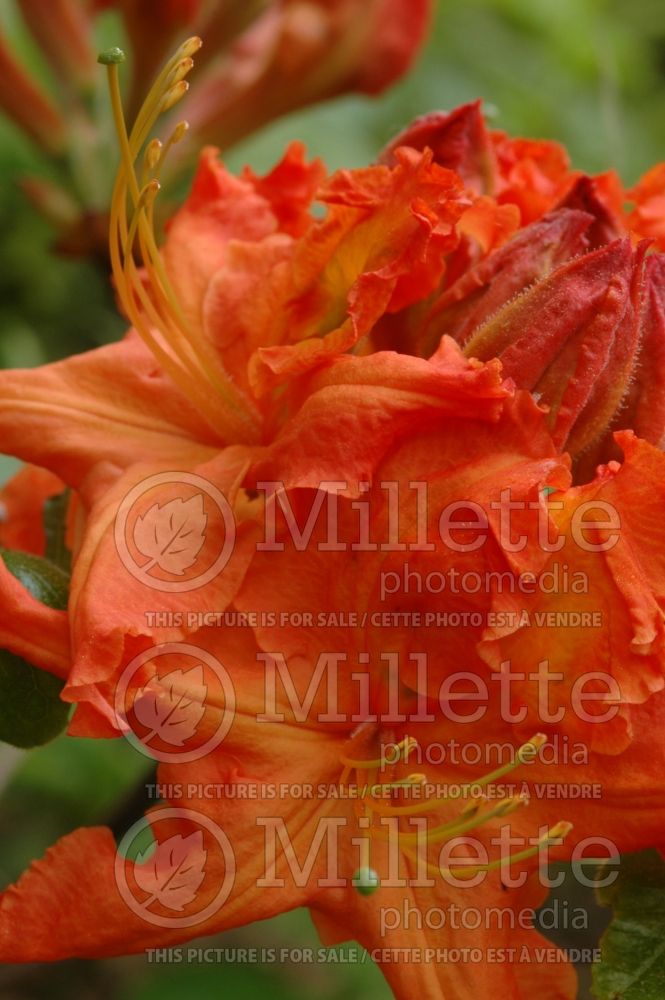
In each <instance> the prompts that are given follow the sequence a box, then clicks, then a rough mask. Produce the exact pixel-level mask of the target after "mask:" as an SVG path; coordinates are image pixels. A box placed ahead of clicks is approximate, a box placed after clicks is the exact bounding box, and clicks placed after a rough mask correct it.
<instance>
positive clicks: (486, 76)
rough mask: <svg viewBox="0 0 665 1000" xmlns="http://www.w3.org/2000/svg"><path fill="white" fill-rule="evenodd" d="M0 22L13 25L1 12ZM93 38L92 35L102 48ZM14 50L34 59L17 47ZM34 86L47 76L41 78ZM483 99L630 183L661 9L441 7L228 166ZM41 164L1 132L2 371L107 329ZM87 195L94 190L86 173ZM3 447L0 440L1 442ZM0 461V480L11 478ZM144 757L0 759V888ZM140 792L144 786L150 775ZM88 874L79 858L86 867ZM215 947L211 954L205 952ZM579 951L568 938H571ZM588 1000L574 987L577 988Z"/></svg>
mask: <svg viewBox="0 0 665 1000" xmlns="http://www.w3.org/2000/svg"><path fill="white" fill-rule="evenodd" d="M0 19H2V22H3V24H4V25H5V26H7V27H8V28H9V29H10V30H11V29H12V26H14V27H16V20H15V18H13V3H12V0H0ZM116 29H117V22H114V21H113V17H112V16H109V17H106V18H104V19H102V20H101V22H100V38H99V43H100V47H102V46H103V45H106V44H110V43H112V42H115V41H117V40H118V39H117V38H116V37H115V36H114V30H116ZM101 36H103V37H101ZM16 44H17V46H18V47H19V49H20V51H21V53H22V55H25V56H26V57H27V58H28V59H29V60H30V59H31V45H30V42H29V40H27V39H26V38H25V37H21V36H19V35H17V36H16ZM45 82H46V83H47V84H48V80H46V81H45ZM476 97H482V98H483V99H484V100H485V102H486V109H487V111H488V113H490V114H491V116H492V120H493V122H494V125H495V127H497V128H502V129H505V130H507V131H509V132H511V133H513V134H523V135H529V136H533V137H546V138H554V139H558V140H560V141H562V142H563V143H565V144H566V146H567V147H568V149H569V151H570V154H571V157H572V159H573V162H574V163H575V165H577V166H579V167H581V168H583V169H586V170H588V171H592V172H593V171H603V170H606V169H608V168H610V167H615V168H616V169H618V170H619V171H620V173H621V174H622V176H623V177H624V179H625V180H626V181H629V182H630V181H633V180H635V179H636V178H637V176H638V175H639V174H640V173H641V172H643V171H644V170H645V169H647V168H648V167H649V166H650V165H651V164H653V163H654V162H656V161H658V160H659V159H660V158H661V157H662V156H663V150H664V149H665V4H663V3H662V2H660V0H632V2H631V3H630V4H625V3H621V2H620V0H557V2H556V3H554V2H552V0H529V3H524V2H523V0H463V2H461V0H460V2H455V0H440V2H439V8H438V13H437V18H436V23H435V26H434V30H433V32H432V35H431V39H430V42H429V44H428V47H427V50H426V52H425V53H424V55H423V57H422V58H421V60H420V62H419V64H418V66H417V68H416V69H415V71H414V72H413V73H412V74H411V76H410V77H408V78H407V79H406V80H405V81H404V82H403V83H401V84H400V85H398V86H397V87H395V88H394V89H393V90H391V91H390V92H389V93H388V94H386V95H384V96H383V97H381V98H380V99H378V100H369V99H365V98H344V99H341V100H338V101H335V102H331V103H330V104H328V105H325V106H319V107H314V108H309V109H307V110H306V111H303V112H300V113H297V114H295V115H292V116H290V117H288V118H286V119H283V120H281V121H278V122H277V123H275V124H273V125H271V126H269V127H268V128H266V129H265V130H263V131H262V132H261V133H260V134H258V135H256V136H254V137H252V138H251V139H250V140H248V141H246V142H244V143H243V144H242V145H241V146H239V147H236V148H235V149H234V150H232V151H231V153H230V154H229V155H228V156H227V162H228V164H229V166H230V167H232V168H233V169H238V168H240V167H241V166H242V164H243V163H245V162H249V163H251V164H252V166H253V167H254V168H255V169H265V168H267V167H269V166H270V165H271V164H272V163H274V162H275V160H276V159H277V158H278V157H279V156H280V155H281V152H282V151H283V149H284V147H285V145H286V144H287V142H288V141H289V140H291V139H293V138H298V139H302V140H304V141H305V142H306V144H307V146H308V148H309V151H310V153H311V154H312V155H317V156H322V157H323V159H324V160H325V162H326V163H327V164H328V166H329V167H330V168H337V167H341V166H359V165H362V164H365V163H367V162H369V161H371V160H372V159H373V158H374V157H375V155H376V153H377V152H378V150H379V149H380V148H381V147H382V146H383V144H384V143H385V142H387V140H388V139H389V138H390V137H391V135H392V134H394V133H395V132H396V131H398V130H399V129H400V128H402V126H403V125H404V124H405V123H406V122H407V121H408V120H409V119H411V118H413V117H415V116H417V115H420V114H423V113H424V112H426V111H429V110H432V109H435V108H452V107H454V106H455V105H457V104H460V103H462V102H465V101H468V100H471V99H474V98H476ZM45 170H46V168H45V165H44V163H43V162H42V161H41V160H40V158H39V156H38V155H37V154H36V152H35V151H34V150H33V149H32V148H31V147H30V145H29V143H28V142H27V140H25V139H24V138H23V137H22V136H21V135H20V134H19V133H18V132H17V131H16V130H15V129H13V128H12V127H11V126H9V125H8V124H6V123H4V122H2V121H0V234H1V235H0V364H1V365H4V366H32V365H36V364H40V363H43V362H44V361H48V360H53V359H56V358H58V357H62V356H66V355H68V354H71V353H73V352H77V351H81V350H84V349H88V348H90V347H94V346H95V345H98V344H101V343H104V342H106V341H108V340H111V339H113V338H114V337H117V336H118V335H120V333H121V332H122V329H123V323H122V320H121V319H120V318H119V317H118V315H117V314H116V312H115V308H114V301H113V294H112V290H111V288H110V285H109V282H108V276H107V274H106V273H105V268H104V266H102V265H101V263H100V262H99V261H97V262H82V261H79V260H68V259H64V258H61V257H57V256H55V255H54V254H53V253H52V251H51V242H52V233H51V231H50V230H49V227H48V225H47V224H46V223H45V222H43V221H42V220H40V219H38V218H37V217H36V215H35V214H34V211H33V210H32V209H31V208H30V207H29V206H28V205H27V204H26V203H25V202H24V201H23V199H22V197H21V195H20V192H19V191H18V188H17V182H18V180H19V179H20V178H21V177H22V176H23V175H25V174H27V173H30V174H37V175H41V176H44V174H45ZM90 181H91V182H92V183H94V178H90ZM0 448H1V443H0ZM14 467H15V466H14V463H13V462H11V461H10V460H6V459H0V480H1V479H2V478H5V477H6V476H7V475H8V474H9V473H10V472H11V471H12V470H13V468H14ZM147 767H148V765H147V762H146V761H145V759H144V758H142V757H139V756H138V755H137V754H136V753H135V752H134V751H133V750H132V749H131V748H130V747H129V746H128V745H127V744H125V743H124V742H123V741H110V742H107V741H87V740H75V739H72V738H70V737H60V738H58V739H57V740H55V741H54V742H53V743H51V744H49V745H48V746H45V747H41V748H39V749H37V750H34V751H31V752H30V753H20V752H18V751H14V750H10V749H5V750H2V751H1V752H0V787H2V788H3V789H4V790H3V792H2V804H1V809H0V847H1V849H0V875H1V876H2V881H3V883H6V882H8V881H10V880H12V879H14V878H15V877H16V876H17V875H18V874H19V872H20V871H21V870H22V869H23V867H24V866H25V865H26V864H27V863H28V862H29V861H30V860H31V859H32V858H35V857H38V856H40V855H41V854H43V852H44V850H45V849H46V848H47V846H48V845H49V844H51V843H52V842H53V841H54V840H55V839H57V837H59V836H61V835H62V834H64V833H66V832H67V831H69V830H71V829H73V828H74V827H76V826H77V825H80V824H90V823H99V822H103V823H111V825H114V824H116V825H118V824H120V825H122V822H124V823H125V828H126V827H128V826H129V825H130V823H131V822H132V819H133V818H135V816H136V815H138V814H140V812H141V809H142V805H143V803H141V802H137V801H135V790H136V788H137V786H139V787H140V785H141V783H142V782H145V781H146V778H147ZM148 780H149V779H148ZM91 863H92V864H94V859H91ZM206 943H207V944H208V943H209V944H213V945H215V944H218V943H219V942H216V941H213V942H206ZM572 943H573V944H577V943H578V942H572ZM250 944H251V945H252V946H259V947H260V946H261V945H265V946H266V947H274V946H280V945H282V944H285V945H287V946H301V947H307V946H311V947H316V945H317V938H316V934H315V932H314V929H313V927H312V926H311V923H310V921H309V918H308V916H307V914H305V913H303V912H296V913H292V914H286V915H284V916H283V917H280V918H279V919H277V920H275V921H271V922H269V923H266V924H257V925H253V926H252V927H251V928H247V929H244V930H239V931H236V932H233V933H232V934H230V935H225V937H224V946H225V947H231V946H238V947H240V946H243V945H244V946H248V945H250ZM261 991H266V992H267V993H269V995H270V996H271V997H275V998H281V997H284V998H289V1000H298V998H301V997H302V998H304V997H310V996H312V995H317V996H320V997H322V998H331V1000H332V998H340V1000H341V998H344V1000H353V998H354V997H360V996H363V997H374V998H381V997H386V996H388V995H389V994H388V991H387V988H386V987H385V985H383V982H382V980H381V977H380V975H379V973H378V971H377V970H376V969H375V968H373V967H371V966H369V965H368V966H358V965H353V964H351V965H339V966H335V967H333V966H332V965H331V966H327V965H326V966H321V965H313V966H307V965H298V966H295V965H292V964H288V963H287V964H285V965H284V966H267V967H263V968H262V967H260V966H247V965H226V966H221V965H212V966H208V965H196V964H193V965H186V964H184V965H167V966H157V965H150V964H148V963H147V961H146V958H145V957H144V956H141V957H138V958H129V959H119V960H116V961H115V962H99V963H93V962H68V963H62V964H61V965H60V966H58V967H57V968H55V969H47V970H44V969H40V968H38V967H32V968H28V969H18V968H15V969H12V968H9V969H5V970H3V971H2V973H0V992H1V993H2V996H3V997H6V998H7V1000H14V998H15V1000H25V998H33V997H34V998H38V997H39V998H41V997H43V996H44V995H46V993H48V995H49V996H51V997H54V998H60V997H62V998H65V997H66V998H68V1000H69V998H71V997H74V998H77V1000H78V998H81V1000H83V998H87V997H90V998H93V997H94V998H113V1000H115V998H116V997H117V998H119V997H122V998H123V1000H152V998H155V1000H156V998H157V997H159V998H160V1000H171V998H174V1000H175V998H176V997H178V998H179V997H181V996H182V995H183V994H188V995H191V996H193V997H199V996H200V997H204V996H209V995H217V994H219V995H226V996H239V995H243V994H244V993H247V994H248V995H253V994H254V993H255V992H256V993H259V992H261ZM581 995H584V996H587V995H588V993H587V992H586V987H584V989H583V991H582V994H581Z"/></svg>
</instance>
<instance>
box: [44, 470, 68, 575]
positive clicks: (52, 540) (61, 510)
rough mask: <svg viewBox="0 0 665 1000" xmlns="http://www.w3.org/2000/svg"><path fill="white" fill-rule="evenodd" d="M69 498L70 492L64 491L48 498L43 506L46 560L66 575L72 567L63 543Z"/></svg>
mask: <svg viewBox="0 0 665 1000" xmlns="http://www.w3.org/2000/svg"><path fill="white" fill-rule="evenodd" d="M70 496H71V490H69V489H66V490H63V491H62V493H57V494H56V495H55V496H54V497H49V498H48V500H46V502H45V504H44V534H45V535H46V558H47V559H49V560H50V561H51V562H52V563H54V564H55V565H56V566H59V567H60V569H63V570H65V572H66V573H69V572H70V571H71V566H72V554H71V552H70V551H69V549H68V548H67V545H66V543H65V533H66V530H67V509H68V507H69V499H70Z"/></svg>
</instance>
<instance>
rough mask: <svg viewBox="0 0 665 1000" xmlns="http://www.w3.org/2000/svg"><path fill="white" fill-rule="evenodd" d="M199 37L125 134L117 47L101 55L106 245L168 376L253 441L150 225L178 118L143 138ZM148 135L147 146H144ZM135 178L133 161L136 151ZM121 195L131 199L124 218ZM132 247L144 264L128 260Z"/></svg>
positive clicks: (240, 396)
mask: <svg viewBox="0 0 665 1000" xmlns="http://www.w3.org/2000/svg"><path fill="white" fill-rule="evenodd" d="M201 44H202V43H201V39H199V38H190V39H188V41H186V42H185V43H184V44H183V45H181V46H180V48H179V49H178V51H177V52H176V53H175V54H174V56H173V57H172V58H171V59H170V60H169V61H168V63H167V64H166V66H165V67H164V68H163V70H162V71H161V72H160V74H159V75H158V77H157V79H156V81H155V83H154V84H153V86H152V88H151V90H150V92H149V94H148V96H147V98H146V100H145V102H144V104H143V106H142V108H141V110H140V111H139V113H138V115H137V118H136V121H135V123H134V126H133V128H132V130H131V132H130V133H129V134H128V132H127V126H126V124H125V119H124V113H123V108H122V97H121V93H120V82H119V75H118V65H119V63H120V62H122V61H123V60H124V55H123V53H122V52H121V50H119V49H113V50H109V51H108V52H107V53H104V54H103V55H102V56H100V62H102V63H104V64H105V65H106V67H107V72H108V82H109V92H110V97H111V107H112V111H113V118H114V122H115V126H116V132H117V135H118V141H119V145H120V153H121V162H120V167H119V169H118V174H117V177H116V182H115V186H114V190H113V197H112V200H111V224H110V234H109V250H110V256H111V266H112V269H113V275H114V278H115V282H116V287H117V291H118V296H119V298H120V301H121V304H122V307H123V309H124V310H125V312H126V313H127V316H128V317H129V319H130V321H131V322H132V324H133V325H134V327H135V329H136V330H137V332H138V333H139V335H140V336H141V337H142V338H143V340H144V342H145V343H146V344H147V346H148V347H149V349H150V350H151V351H152V353H153V354H154V355H155V357H156V358H157V360H158V361H159V363H160V364H161V365H162V367H163V368H164V370H165V371H166V372H167V374H168V375H169V376H170V377H171V379H172V380H173V381H174V382H175V383H176V384H177V385H178V386H179V388H180V389H181V390H182V392H183V393H184V394H185V395H186V396H187V397H188V398H189V399H190V401H191V402H192V403H193V404H194V406H195V407H196V408H197V409H198V410H199V412H200V413H201V415H202V416H203V417H204V418H205V419H206V421H207V422H208V423H209V424H210V426H211V427H212V428H213V429H214V430H215V431H216V432H217V433H218V434H219V435H220V436H221V437H222V438H224V439H225V440H228V441H234V442H239V443H252V442H256V441H258V440H259V439H260V423H259V418H258V413H257V411H256V408H255V406H254V405H253V403H252V402H251V401H250V400H249V398H248V397H247V396H246V395H245V394H244V393H242V392H241V391H240V390H239V389H238V387H237V386H235V385H234V384H233V382H232V380H231V377H230V376H229V374H228V373H227V372H226V371H225V369H224V367H223V365H222V362H221V359H220V358H219V356H218V355H217V353H216V352H215V350H214V349H213V347H212V345H211V344H209V343H207V341H206V340H205V338H204V337H203V336H202V335H201V333H200V332H198V331H196V330H194V329H193V328H192V326H191V323H190V321H189V320H188V318H187V317H186V315H185V313H184V311H183V308H182V306H181V304H180V302H179V300H178V297H177V295H176V293H175V291H174V289H173V286H172V284H171V281H170V278H169V276H168V273H167V270H166V268H165V266H164V263H163V260H162V257H161V254H160V251H159V248H158V246H157V242H156V239H155V233H154V203H155V199H156V197H157V194H158V192H159V175H160V173H161V170H162V167H163V165H164V161H165V158H166V156H167V155H168V153H169V151H170V149H171V148H172V147H173V145H175V143H177V142H179V141H180V140H181V139H182V138H183V137H184V135H185V134H186V132H187V128H188V126H187V123H186V122H180V123H179V124H178V125H176V127H175V129H174V130H173V131H172V133H171V135H170V137H169V138H168V140H167V142H166V143H165V144H164V145H162V143H161V142H160V141H159V140H158V139H153V140H151V141H150V142H148V137H149V133H150V131H151V130H152V128H153V126H154V124H155V122H156V121H157V119H158V118H159V116H160V115H161V114H163V113H164V112H166V111H169V110H170V109H171V108H172V107H173V106H174V105H175V104H177V102H178V101H179V100H180V99H181V98H182V97H183V96H184V94H185V93H186V92H187V89H188V86H189V84H188V83H187V81H186V80H185V77H186V75H187V74H188V73H189V72H190V70H191V69H192V66H193V65H194V64H193V60H192V58H191V57H192V55H193V54H194V53H195V52H197V51H198V49H199V48H200V47H201ZM146 143H147V146H146ZM144 146H145V152H144V154H143V159H142V161H141V184H140V185H139V181H138V179H137V173H136V167H135V165H136V163H137V161H139V158H140V156H141V151H142V150H143V148H144ZM128 203H129V204H130V205H131V206H132V208H131V212H130V215H129V219H128V216H127V206H128ZM135 249H138V251H139V252H140V257H141V260H142V263H143V272H141V271H140V270H139V267H138V265H137V264H136V262H135V260H134V251H135Z"/></svg>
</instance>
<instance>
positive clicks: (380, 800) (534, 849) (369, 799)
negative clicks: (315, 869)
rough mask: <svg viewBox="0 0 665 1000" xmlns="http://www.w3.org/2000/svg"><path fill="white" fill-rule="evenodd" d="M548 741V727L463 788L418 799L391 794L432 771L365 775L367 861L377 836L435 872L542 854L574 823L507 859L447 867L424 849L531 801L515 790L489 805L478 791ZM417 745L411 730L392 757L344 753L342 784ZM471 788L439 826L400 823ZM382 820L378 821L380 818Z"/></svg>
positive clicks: (459, 873)
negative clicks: (411, 827)
mask: <svg viewBox="0 0 665 1000" xmlns="http://www.w3.org/2000/svg"><path fill="white" fill-rule="evenodd" d="M546 741H547V738H546V737H545V736H544V735H543V734H542V733H537V734H536V735H535V736H533V737H532V738H531V739H530V740H528V741H527V742H526V743H524V744H523V745H522V746H521V747H519V748H518V750H517V752H516V753H515V757H514V759H513V761H511V762H510V763H508V764H506V765H503V766H502V767H499V768H496V769H495V770H494V771H491V772H489V773H488V774H486V775H484V776H483V777H482V778H480V779H478V780H477V781H474V782H470V783H467V784H464V785H462V786H461V788H460V787H459V786H458V788H457V789H456V793H455V794H454V795H453V794H452V793H451V794H449V795H438V796H432V797H430V798H426V799H424V800H423V799H422V798H420V799H419V800H418V801H416V802H412V803H409V804H408V805H395V804H394V803H393V802H391V801H390V797H391V796H392V794H393V793H397V794H400V793H402V794H404V793H408V791H409V789H412V790H413V789H415V788H416V787H422V786H423V785H426V782H427V777H426V775H424V774H420V773H414V774H410V775H408V776H407V777H406V778H403V779H400V780H396V781H390V782H376V781H372V782H368V783H366V784H364V785H362V784H361V783H360V780H359V785H360V787H361V788H362V789H363V792H362V795H361V796H360V798H359V802H358V806H357V809H356V812H357V814H358V815H361V814H362V815H363V816H364V817H366V819H365V820H364V829H366V831H367V833H366V837H365V840H366V844H365V855H364V863H365V864H367V865H369V851H370V848H369V844H370V841H371V840H376V841H382V842H384V843H391V842H394V839H395V837H396V838H397V842H398V844H399V848H400V850H401V851H402V853H403V854H404V855H405V856H406V857H408V858H410V859H411V860H413V861H415V862H416V863H417V864H423V863H424V865H425V867H426V869H427V871H428V872H430V873H431V874H438V875H444V874H447V873H450V874H453V875H454V876H455V877H459V878H465V877H472V876H474V875H477V874H478V873H479V872H485V871H492V870H494V869H496V868H499V867H501V866H502V865H506V864H512V863H513V862H519V861H524V860H526V859H528V858H530V857H533V856H534V855H535V854H537V853H538V851H539V850H541V849H542V848H543V846H545V845H546V844H549V843H550V842H553V841H555V840H558V839H560V838H562V837H565V836H566V835H567V833H568V832H569V831H570V830H571V829H572V827H571V824H570V823H566V822H564V821H561V822H559V823H557V824H556V825H555V826H554V827H552V829H551V830H548V831H547V833H546V834H545V836H544V837H541V838H539V840H538V841H537V842H536V844H535V845H533V846H531V847H529V848H526V849H525V850H523V851H520V852H518V853H516V854H513V855H511V856H510V857H509V858H507V859H506V858H501V859H498V860H496V861H492V862H489V863H487V864H485V865H482V864H470V865H464V864H460V865H455V867H454V868H450V869H441V868H440V867H439V866H437V865H435V864H432V863H431V862H430V861H428V860H427V858H423V857H422V852H421V848H422V847H423V846H425V847H426V848H429V847H430V846H432V845H434V844H441V843H445V842H446V841H450V840H453V839H455V838H457V837H460V836H463V835H464V834H467V833H469V831H471V830H474V829H477V828H478V827H481V826H484V825H485V824H486V823H487V822H489V821H490V820H495V819H499V818H503V817H505V816H509V815H511V813H513V812H515V811H516V810H517V809H519V808H521V807H522V806H526V805H528V802H529V800H528V796H526V795H515V796H510V797H508V798H504V799H501V800H500V801H499V802H497V803H496V804H494V805H493V806H491V807H490V808H485V809H483V807H484V806H486V804H487V797H486V796H485V795H484V794H482V795H481V796H478V795H477V792H476V790H479V789H483V788H486V787H487V786H488V785H490V784H492V783H493V782H495V781H496V780H497V779H499V778H502V777H504V776H505V775H506V774H508V773H509V772H511V771H513V770H514V769H515V768H517V767H520V766H522V765H524V764H525V763H528V762H529V761H531V760H533V759H534V757H535V756H536V754H537V753H538V750H539V749H540V748H541V747H542V746H543V745H544V744H545V743H546ZM416 747H417V741H416V740H415V739H413V737H410V736H407V737H405V738H404V739H403V740H402V741H401V742H400V743H398V744H397V746H396V747H394V748H391V754H390V760H388V758H387V756H386V755H385V754H384V755H382V756H381V757H379V758H377V759H373V760H355V759H353V758H350V757H342V758H341V760H342V764H343V765H344V769H343V771H342V776H341V779H340V782H341V783H342V784H344V783H346V782H347V780H348V778H349V776H350V773H351V771H352V770H355V771H356V772H358V773H359V774H362V773H367V772H370V773H372V772H377V773H378V772H380V771H381V772H382V771H383V770H384V769H385V767H386V765H387V764H390V765H392V764H396V763H398V762H400V761H406V760H407V759H408V757H409V754H410V753H411V752H412V751H413V750H414V749H415V748H416ZM471 794H473V796H474V797H473V799H472V801H471V802H469V803H467V805H465V806H464V808H463V809H462V810H461V811H460V812H459V814H458V815H457V816H456V817H454V818H453V819H451V820H448V821H447V822H445V823H441V824H439V825H438V826H436V827H434V828H433V829H427V830H426V831H425V832H424V831H423V830H422V829H418V830H415V831H407V830H402V829H400V821H401V819H402V818H403V817H411V816H422V815H423V813H428V812H431V811H432V810H436V809H437V808H439V807H441V806H442V805H444V804H447V803H449V802H451V801H452V800H454V799H457V798H460V797H464V796H465V795H471ZM377 820H378V822H376V821H377Z"/></svg>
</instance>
